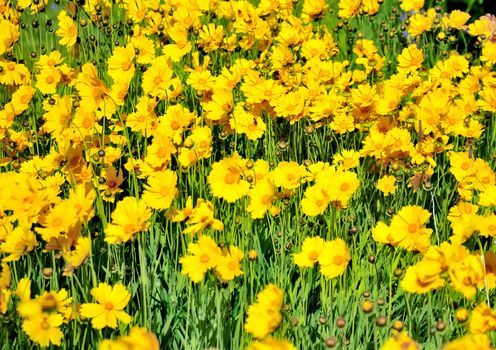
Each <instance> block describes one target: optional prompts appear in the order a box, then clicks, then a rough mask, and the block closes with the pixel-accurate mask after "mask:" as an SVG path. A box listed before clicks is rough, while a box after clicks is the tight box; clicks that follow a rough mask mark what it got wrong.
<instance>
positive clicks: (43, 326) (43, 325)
mask: <svg viewBox="0 0 496 350" xmlns="http://www.w3.org/2000/svg"><path fill="white" fill-rule="evenodd" d="M40 326H41V329H43V330H44V331H47V330H49V329H50V324H49V323H48V322H47V321H46V320H43V321H41V325H40Z"/></svg>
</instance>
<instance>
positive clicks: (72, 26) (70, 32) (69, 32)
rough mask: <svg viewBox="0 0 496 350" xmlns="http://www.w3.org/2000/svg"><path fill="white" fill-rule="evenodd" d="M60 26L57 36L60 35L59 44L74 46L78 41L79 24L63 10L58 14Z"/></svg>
mask: <svg viewBox="0 0 496 350" xmlns="http://www.w3.org/2000/svg"><path fill="white" fill-rule="evenodd" d="M57 19H58V26H59V29H57V36H58V37H60V40H59V44H60V45H64V46H69V47H71V46H73V45H74V44H75V43H76V39H77V34H78V30H77V26H76V23H74V21H73V20H72V18H70V17H69V16H67V13H66V12H65V11H64V10H62V11H60V13H59V15H58V16H57Z"/></svg>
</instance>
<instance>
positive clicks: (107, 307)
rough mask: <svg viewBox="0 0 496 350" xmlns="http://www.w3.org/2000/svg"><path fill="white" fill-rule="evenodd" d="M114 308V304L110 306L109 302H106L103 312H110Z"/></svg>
mask: <svg viewBox="0 0 496 350" xmlns="http://www.w3.org/2000/svg"><path fill="white" fill-rule="evenodd" d="M113 308H114V304H112V303H111V302H110V301H107V302H106V303H105V310H107V311H110V310H112V309H113Z"/></svg>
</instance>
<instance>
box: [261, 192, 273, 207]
mask: <svg viewBox="0 0 496 350" xmlns="http://www.w3.org/2000/svg"><path fill="white" fill-rule="evenodd" d="M262 204H263V205H268V204H272V196H271V195H270V194H266V195H264V196H263V197H262Z"/></svg>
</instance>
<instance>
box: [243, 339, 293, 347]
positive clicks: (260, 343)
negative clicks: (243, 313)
mask: <svg viewBox="0 0 496 350" xmlns="http://www.w3.org/2000/svg"><path fill="white" fill-rule="evenodd" d="M246 350H296V348H295V347H294V345H293V344H291V343H290V342H288V341H287V340H280V339H275V338H273V337H267V338H265V339H264V340H256V341H254V342H252V343H250V344H249V345H248V347H247V348H246Z"/></svg>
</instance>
